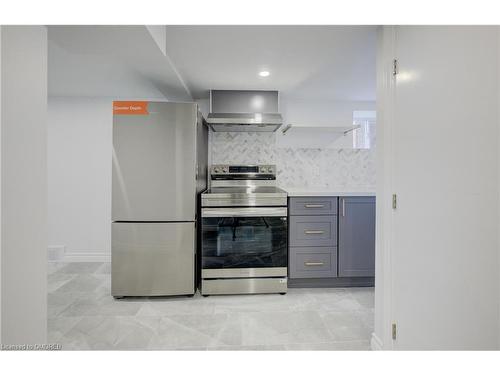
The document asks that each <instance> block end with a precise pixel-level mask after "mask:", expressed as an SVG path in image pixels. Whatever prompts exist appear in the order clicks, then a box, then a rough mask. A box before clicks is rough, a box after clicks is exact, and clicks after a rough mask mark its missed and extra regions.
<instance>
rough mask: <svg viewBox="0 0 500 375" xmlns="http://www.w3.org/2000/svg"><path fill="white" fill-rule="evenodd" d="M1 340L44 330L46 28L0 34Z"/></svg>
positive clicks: (23, 339) (39, 339)
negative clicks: (0, 110)
mask: <svg viewBox="0 0 500 375" xmlns="http://www.w3.org/2000/svg"><path fill="white" fill-rule="evenodd" d="M1 38H2V41H1V92H2V94H1V100H2V102H1V107H2V112H1V154H2V155H1V193H2V194H1V207H2V211H1V232H2V237H1V258H2V261H1V278H2V281H1V288H2V292H1V294H2V300H1V326H2V328H1V333H2V344H43V343H45V341H46V334H47V269H46V248H47V164H46V152H47V149H46V137H47V123H46V122H47V118H46V113H47V30H46V28H45V27H44V26H2V32H1Z"/></svg>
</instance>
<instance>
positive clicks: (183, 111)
mask: <svg viewBox="0 0 500 375" xmlns="http://www.w3.org/2000/svg"><path fill="white" fill-rule="evenodd" d="M115 103H124V104H120V105H117V104H114V115H113V177H112V224H111V226H112V230H111V236H112V239H111V243H112V251H111V263H112V265H111V293H112V295H113V296H115V297H124V296H163V295H190V294H194V292H195V274H196V272H195V263H196V248H197V245H196V244H197V239H196V220H197V206H198V205H197V202H198V196H199V194H200V193H201V192H202V191H204V190H205V189H206V184H207V157H208V128H207V126H206V124H205V122H204V120H203V117H202V116H201V114H200V113H199V111H198V106H197V105H196V104H194V103H171V102H135V103H142V104H139V105H136V104H130V103H128V102H115ZM134 105H135V107H134ZM127 106H130V108H129V110H128V109H127V108H128V107H127ZM141 106H142V107H141ZM137 108H139V110H137ZM120 109H121V110H120Z"/></svg>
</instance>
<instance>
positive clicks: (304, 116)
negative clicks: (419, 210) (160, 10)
mask: <svg viewBox="0 0 500 375" xmlns="http://www.w3.org/2000/svg"><path fill="white" fill-rule="evenodd" d="M137 29H138V28H137ZM137 29H134V28H131V27H128V28H121V29H120V28H119V27H116V28H108V29H106V28H104V27H94V28H90V29H89V27H87V28H85V27H73V28H71V27H51V28H49V40H50V45H49V47H50V48H49V82H51V86H50V87H51V88H50V89H51V91H52V93H53V94H52V96H50V97H49V208H50V210H49V222H50V223H51V225H50V228H51V230H50V232H49V233H50V246H49V259H50V260H51V261H50V262H49V273H50V274H49V295H48V308H49V337H50V338H51V339H52V340H53V341H54V342H60V343H62V346H63V349H122V348H128V349H186V348H189V349H197V350H203V349H223V350H235V349H248V350H265V349H271V350H273V349H274V350H285V349H305V350H314V349H326V350H329V349H331V350H336V349H339V350H342V349H358V350H367V349H370V340H371V333H372V331H373V311H374V306H373V285H374V276H375V275H374V272H375V264H374V258H375V183H376V170H375V143H376V116H375V40H376V38H375V35H376V32H375V28H374V27H364V26H359V27H272V26H269V27H257V28H256V27H238V28H233V29H234V30H233V33H226V32H224V27H194V26H192V27H189V26H185V27H175V26H169V27H167V30H166V31H167V32H166V37H167V38H169V39H168V40H166V42H167V45H168V46H169V50H168V53H169V57H170V59H171V60H172V61H173V62H175V66H176V68H175V69H172V72H173V71H174V70H175V71H176V72H177V73H178V74H179V75H180V76H181V77H183V78H182V80H178V82H177V83H175V84H174V82H173V80H174V78H176V75H175V73H172V74H170V75H168V77H167V75H165V77H164V78H163V77H162V79H165V80H170V82H169V84H170V86H174V90H173V92H174V93H175V95H170V97H169V98H168V99H169V100H168V102H167V103H164V104H161V102H165V99H163V100H161V95H159V94H158V93H157V92H155V90H157V88H161V90H164V87H165V83H163V86H161V85H160V84H159V83H156V84H155V86H154V87H148V88H147V89H148V90H149V92H148V91H146V88H144V87H141V89H142V90H143V91H142V95H137V94H134V93H137V92H140V90H137V85H136V82H134V81H133V79H132V78H131V79H130V81H131V83H129V82H128V81H126V80H123V78H122V77H123V74H124V73H123V72H120V73H121V75H119V74H116V76H114V75H113V72H111V73H110V72H106V74H104V73H102V68H100V66H101V65H102V61H101V60H102V59H103V58H104V57H103V56H101V57H100V59H101V60H99V61H93V58H94V57H92V55H90V54H89V55H87V57H85V60H84V61H83V62H82V61H81V59H82V56H81V55H78V54H77V53H79V52H78V51H76V50H75V46H76V45H79V44H83V45H85V39H86V38H87V37H88V36H89V35H94V36H95V37H97V36H99V37H100V38H101V39H102V40H103V42H102V43H111V42H113V40H114V38H121V37H123V33H128V34H129V40H130V39H131V38H132V37H133V38H137V39H139V41H140V42H141V44H142V47H141V48H143V50H144V51H143V52H144V53H146V52H148V53H149V55H151V54H152V53H153V52H152V51H151V50H153V51H154V48H153V47H155V43H157V41H155V40H154V38H152V37H151V35H155V34H154V33H150V34H148V33H149V31H148V30H146V28H144V29H141V30H137ZM144 31H146V33H144ZM270 33H272V34H273V35H274V38H268V36H269V34H270ZM291 35H295V36H296V37H299V36H300V38H302V39H301V40H302V41H301V43H300V46H301V48H303V49H304V53H303V55H304V56H309V57H308V58H307V59H296V61H295V62H293V63H292V62H290V61H283V60H282V59H281V58H280V57H279V56H280V55H284V56H287V55H289V54H290V53H291V51H292V50H295V51H296V49H297V43H295V42H294V43H287V42H286V41H287V40H289V38H290V36H291ZM141 38H142V39H141ZM203 38H206V40H203ZM228 38H229V40H228ZM258 38H260V39H258ZM332 39H333V40H334V42H332V41H331V40H332ZM235 40H238V41H241V40H246V43H247V44H246V47H242V48H243V50H244V49H245V48H249V44H248V43H250V44H251V43H254V45H253V46H251V49H253V50H254V52H258V51H260V50H261V51H263V52H262V53H260V54H264V55H265V53H267V52H264V51H273V55H272V56H268V57H267V60H268V62H267V64H268V65H267V66H262V62H261V60H262V59H261V57H258V58H256V59H254V60H252V59H250V58H249V57H248V56H246V55H245V54H244V53H242V54H241V57H239V58H235V60H234V61H232V62H231V64H230V65H232V66H234V69H233V71H232V72H231V70H228V69H229V68H230V67H229V66H227V65H224V64H227V61H226V60H227V59H225V58H224V56H225V55H224V54H223V53H222V52H223V51H224V53H226V54H227V52H228V51H227V48H226V46H227V44H228V43H230V42H231V41H235ZM327 40H330V42H329V43H330V44H332V49H331V51H325V49H323V48H320V47H319V46H315V45H314V44H313V43H311V41H327ZM208 41H211V45H210V47H208V45H207V43H208ZM146 42H147V43H149V44H147V45H146ZM115 44H116V43H115ZM158 45H163V43H160V44H158ZM186 46H189V48H187V47H186ZM203 46H207V47H204V48H206V50H205V51H200V48H202V47H203ZM259 46H260V47H259ZM86 48H96V49H97V48H98V49H100V50H102V49H103V46H98V47H91V46H86ZM259 48H260V49H259ZM149 49H150V50H149ZM243 50H242V51H243ZM113 53H114V54H120V53H126V52H122V51H120V50H115V51H113ZM154 53H156V51H154ZM195 54H201V55H203V56H204V57H203V60H196V59H193V58H192V56H193V55H195ZM258 55H259V53H258V54H257V56H258ZM76 56H78V58H77V57H76ZM339 56H341V58H339ZM158 57H159V58H162V57H161V56H158ZM127 58H129V59H130V62H129V64H132V65H133V66H140V65H142V64H144V63H145V61H144V58H142V57H137V56H133V57H130V56H127ZM151 60H153V62H154V59H151ZM238 60H240V61H238ZM318 61H321V66H312V65H314V64H317V62H318ZM326 61H330V63H329V64H326V65H325V62H326ZM82 64H84V65H85V69H86V70H88V71H94V72H95V73H96V74H95V75H93V76H92V77H90V76H86V77H85V82H81V79H80V82H79V83H78V85H77V84H76V82H75V81H74V80H75V79H77V78H75V77H77V75H76V74H71V73H74V72H76V71H81V69H83V68H82ZM134 64H135V65H134ZM148 64H149V65H148V67H149V68H150V69H152V70H153V71H154V69H156V65H155V64H153V63H151V62H149V63H148ZM51 66H52V70H51ZM62 67H64V69H61V68H62ZM119 67H120V65H117V66H115V68H114V70H119ZM325 68H327V69H326V70H325ZM123 69H125V68H123ZM241 69H245V70H246V71H248V73H245V77H244V78H242V77H241V73H238V71H239V70H241ZM287 69H288V71H287ZM313 69H314V70H316V73H317V75H318V74H319V72H323V73H322V74H323V76H319V75H318V76H316V77H313V78H306V77H308V76H310V75H311V71H312V70H313ZM207 71H208V72H210V74H208V73H203V72H207ZM126 73H127V74H130V75H132V74H134V72H133V71H128V70H127V71H126ZM99 74H101V75H99ZM94 77H95V78H94ZM134 79H137V78H134ZM177 79H178V77H177ZM186 82H187V83H186ZM332 82H335V84H332ZM96 83H99V84H98V89H99V93H100V95H98V96H97V95H96V88H95V87H94V86H95V85H96ZM183 83H184V84H183ZM175 85H177V86H175ZM184 85H186V86H187V88H188V90H185V88H184ZM76 87H78V92H76V91H77V89H76ZM117 87H118V88H119V89H120V93H118V92H117ZM161 90H160V91H161ZM177 90H179V91H183V92H182V94H179V93H178V91H177ZM82 92H84V93H85V97H83V95H82ZM161 93H162V95H163V92H161ZM187 93H189V95H188V94H187ZM101 95H102V98H100V96H101ZM92 96H93V98H91V97H92ZM192 98H194V99H195V100H194V104H175V103H174V102H190V101H191V102H193V99H192ZM113 102H114V105H113ZM130 102H132V103H130ZM113 107H114V112H115V114H114V115H113ZM198 111H199V112H200V114H199V115H198V114H197V113H198ZM181 113H184V115H181ZM242 113H246V115H241V114H242ZM160 114H161V116H163V118H164V119H170V120H165V122H166V123H167V122H168V123H175V124H176V125H175V127H174V128H170V130H169V127H166V126H163V127H162V126H161V125H159V124H160V123H159V122H157V119H158V116H160ZM235 114H236V115H235ZM267 114H271V115H269V117H270V118H269V119H268V118H267V117H268V115H267ZM245 116H246V117H245ZM68 123H71V124H72V125H71V127H68V126H67V124H68ZM111 128H112V131H111ZM141 129H142V130H141ZM144 129H146V130H144ZM161 129H163V130H164V133H162V130H161ZM175 129H177V130H175ZM148 131H151V132H152V133H148ZM156 131H158V132H156ZM155 132H156V133H155ZM195 132H198V134H195ZM98 138H99V141H98V142H97V143H96V142H95V140H96V139H98ZM172 139H175V142H172V141H171V140H172ZM162 142H163V143H162ZM111 145H113V146H114V147H113V155H111V148H110V146H111ZM89 147H90V148H89ZM155 147H156V148H155ZM195 156H196V157H195ZM106 157H109V159H108V160H112V159H113V163H112V166H111V163H110V164H108V165H105V166H102V165H101V163H102V160H103V159H104V160H105V158H106ZM195 159H196V160H197V161H196V163H195ZM70 160H71V162H70ZM174 160H175V163H174V162H173V161H174ZM195 164H196V165H197V168H196V167H195ZM111 167H112V168H111ZM111 169H113V170H111ZM160 171H161V173H160ZM68 176H72V178H71V179H68V178H67V177H68ZM111 176H113V179H112V180H113V181H111ZM173 176H175V177H173ZM180 176H182V177H180ZM196 177H198V181H199V182H198V184H194V182H192V181H195V178H196ZM181 180H182V182H181ZM146 181H150V183H146ZM108 189H109V190H108ZM205 189H208V191H207V192H205V193H202V192H203V191H204V190H205ZM103 191H109V193H108V194H109V195H107V194H106V195H103V194H102V192H103ZM159 191H161V192H162V194H159V193H158V192H159ZM221 192H223V193H221ZM227 192H230V193H229V194H227ZM219 193H221V194H219ZM74 194H78V196H80V197H81V199H80V200H79V201H75V200H74V199H73V197H74ZM85 197H88V199H87V198H85ZM197 197H198V198H197ZM96 199H97V201H96ZM197 199H198V200H199V207H197V204H196V203H197ZM106 206H107V207H106ZM256 209H258V210H261V211H259V212H261V213H260V214H259V213H255V210H256ZM221 210H222V212H223V214H222V215H223V216H221V213H220V211H221ZM214 211H219V212H218V213H217V212H214ZM75 212H79V215H75ZM242 212H243V214H242ZM262 212H264V213H262ZM242 215H243V216H242ZM247 215H248V216H247ZM69 217H72V220H73V221H72V222H69V221H68V220H67V219H68V218H69ZM111 222H114V223H113V224H111ZM134 222H135V223H134ZM147 222H151V226H152V228H159V227H160V226H162V225H164V226H165V228H168V226H169V225H177V226H178V227H181V226H183V227H186V226H189V227H190V228H191V229H189V230H184V231H183V232H182V233H183V234H182V236H181V237H176V234H175V233H176V232H175V231H174V232H171V231H169V230H168V229H165V231H163V230H160V232H162V233H169V235H166V236H165V235H164V234H158V232H156V234H155V230H156V229H151V230H149V229H142V228H146V225H147ZM168 222H170V224H169V223H168ZM180 222H185V223H180ZM188 223H189V224H188ZM195 223H196V228H197V231H195V230H194V227H195ZM103 224H105V226H104V225H103ZM75 227H76V228H79V229H78V230H77V231H75ZM111 227H112V228H113V230H112V231H111ZM122 228H132V229H131V230H127V229H122ZM139 228H141V229H139ZM85 233H87V235H85ZM195 237H196V238H197V240H195ZM198 240H199V242H200V243H199V245H198V246H194V242H195V241H198ZM141 241H142V243H141ZM148 241H149V243H148ZM158 241H160V243H163V245H162V246H164V249H165V251H164V252H163V254H161V253H155V254H156V256H149V255H148V256H145V255H144V249H145V248H150V249H154V246H157V245H158V243H159V242H158ZM161 241H163V242H161ZM167 243H170V244H172V243H175V244H176V246H172V245H169V246H170V247H169V246H167V245H166V244H167ZM189 244H192V245H189ZM186 249H191V251H187V250H186ZM195 249H197V251H196V252H195V251H194V250H195ZM259 249H260V250H259ZM242 250H246V251H247V254H246V255H243V256H242V255H241V252H242ZM156 251H158V249H156ZM172 251H173V252H172ZM258 251H260V253H259V252H258ZM141 252H142V253H141ZM153 253H154V251H153ZM242 259H243V261H242ZM195 265H196V267H195ZM214 265H215V266H214ZM235 272H237V273H235ZM280 294H284V295H280ZM185 295H194V297H185ZM202 295H203V296H206V298H203V297H202ZM112 296H114V297H116V299H114V298H113V297H112ZM121 297H123V298H121ZM269 322H274V323H273V325H272V326H271V327H267V324H269ZM292 327H293V328H292ZM269 329H271V331H269ZM263 330H266V331H267V334H263V332H264V331H263ZM193 332H194V333H193ZM270 332H274V333H273V334H270Z"/></svg>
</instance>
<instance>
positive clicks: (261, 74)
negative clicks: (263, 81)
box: [259, 70, 271, 77]
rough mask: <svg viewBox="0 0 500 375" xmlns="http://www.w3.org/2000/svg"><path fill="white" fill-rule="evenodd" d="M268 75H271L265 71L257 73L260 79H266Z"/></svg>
mask: <svg viewBox="0 0 500 375" xmlns="http://www.w3.org/2000/svg"><path fill="white" fill-rule="evenodd" d="M269 74H271V73H269V72H268V71H267V70H263V71H262V72H259V76H261V77H267V76H269Z"/></svg>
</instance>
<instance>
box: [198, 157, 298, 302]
mask: <svg viewBox="0 0 500 375" xmlns="http://www.w3.org/2000/svg"><path fill="white" fill-rule="evenodd" d="M201 206H202V210H201V216H202V225H201V232H202V250H201V293H202V295H204V296H206V295H210V294H250V293H282V294H284V293H286V291H287V263H288V250H287V249H288V246H287V238H288V222H287V193H286V192H285V191H284V190H281V189H280V188H278V187H276V167H275V166H274V165H213V166H212V167H211V171H210V189H209V190H208V191H207V192H206V193H203V194H202V196H201Z"/></svg>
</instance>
